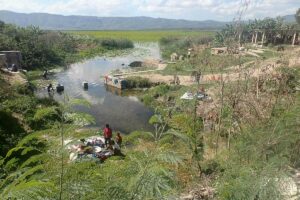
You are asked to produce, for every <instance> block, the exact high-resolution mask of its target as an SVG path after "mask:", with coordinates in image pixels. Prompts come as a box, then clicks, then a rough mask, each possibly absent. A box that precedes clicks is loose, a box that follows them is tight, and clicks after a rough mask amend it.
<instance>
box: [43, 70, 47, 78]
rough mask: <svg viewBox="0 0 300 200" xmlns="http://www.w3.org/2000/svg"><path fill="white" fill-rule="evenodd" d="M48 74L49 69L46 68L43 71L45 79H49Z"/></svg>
mask: <svg viewBox="0 0 300 200" xmlns="http://www.w3.org/2000/svg"><path fill="white" fill-rule="evenodd" d="M47 75H48V71H47V70H45V71H44V73H43V77H44V79H47Z"/></svg>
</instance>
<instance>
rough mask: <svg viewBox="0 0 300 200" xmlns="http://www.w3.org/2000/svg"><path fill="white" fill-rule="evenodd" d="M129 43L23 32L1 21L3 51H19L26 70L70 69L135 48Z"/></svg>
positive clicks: (0, 41) (0, 39) (0, 43)
mask: <svg viewBox="0 0 300 200" xmlns="http://www.w3.org/2000/svg"><path fill="white" fill-rule="evenodd" d="M132 47H133V43H132V42H131V41H129V40H121V39H119V40H113V39H110V40H99V39H90V38H87V37H74V36H72V35H70V34H68V33H63V32H57V31H44V30H40V29H39V28H37V27H28V28H20V27H17V26H14V25H11V24H5V23H3V22H1V21H0V50H5V51H7V50H18V51H21V53H22V58H23V63H22V65H23V67H24V68H26V69H30V70H31V69H44V68H52V67H56V66H66V65H68V64H70V63H72V62H75V61H79V60H82V59H85V58H87V57H91V56H95V55H98V54H101V53H102V54H103V53H105V52H107V51H109V50H115V49H125V48H132Z"/></svg>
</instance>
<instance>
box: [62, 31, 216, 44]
mask: <svg viewBox="0 0 300 200" xmlns="http://www.w3.org/2000/svg"><path fill="white" fill-rule="evenodd" d="M67 33H72V34H74V35H88V36H91V37H94V38H98V39H106V38H108V37H109V38H112V39H120V38H125V39H129V40H131V41H135V42H157V41H159V40H160V39H161V38H163V37H207V36H213V35H214V34H215V32H214V31H203V30H144V31H68V32H67Z"/></svg>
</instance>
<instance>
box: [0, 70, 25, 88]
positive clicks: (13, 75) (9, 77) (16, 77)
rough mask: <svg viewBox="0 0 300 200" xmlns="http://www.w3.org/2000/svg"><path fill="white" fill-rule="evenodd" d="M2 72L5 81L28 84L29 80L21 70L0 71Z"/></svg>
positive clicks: (12, 83)
mask: <svg viewBox="0 0 300 200" xmlns="http://www.w3.org/2000/svg"><path fill="white" fill-rule="evenodd" d="M0 72H1V73H2V77H3V78H4V80H5V81H7V82H8V83H9V84H11V85H15V84H20V85H23V84H26V83H27V82H28V81H27V80H26V78H25V77H24V74H22V73H20V72H7V71H5V70H2V69H1V71H0Z"/></svg>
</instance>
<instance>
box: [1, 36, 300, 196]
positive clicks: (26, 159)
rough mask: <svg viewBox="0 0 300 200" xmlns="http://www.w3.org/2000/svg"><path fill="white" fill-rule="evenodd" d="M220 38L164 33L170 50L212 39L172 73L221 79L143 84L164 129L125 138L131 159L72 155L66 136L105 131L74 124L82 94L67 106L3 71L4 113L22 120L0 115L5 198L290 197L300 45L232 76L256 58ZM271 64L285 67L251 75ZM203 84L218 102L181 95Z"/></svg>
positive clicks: (157, 126) (297, 137)
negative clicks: (218, 45) (214, 44)
mask: <svg viewBox="0 0 300 200" xmlns="http://www.w3.org/2000/svg"><path fill="white" fill-rule="evenodd" d="M217 38H218V36H217ZM210 41H212V39H211V38H209V39H205V40H203V38H201V37H200V39H199V40H198V39H190V38H187V39H186V38H180V39H173V38H164V39H162V40H161V45H162V50H163V51H164V52H167V53H170V52H172V51H173V50H175V51H180V52H178V53H181V51H182V53H184V51H186V49H187V48H191V47H193V48H194V47H197V46H205V48H204V49H200V50H199V51H198V53H197V55H195V56H193V57H192V58H191V59H189V60H186V61H183V62H178V63H177V64H176V65H174V69H173V68H170V67H169V68H166V70H169V72H170V74H172V73H175V74H177V73H180V72H181V73H188V72H189V71H190V70H192V71H196V72H199V71H200V72H203V73H207V72H210V73H216V72H217V73H218V74H219V75H220V76H221V78H220V79H217V80H214V82H201V81H199V82H198V83H196V82H195V83H194V84H193V85H191V86H182V85H175V84H174V85H167V84H161V85H157V86H154V87H151V88H148V89H146V90H144V91H142V92H141V93H140V94H139V96H140V98H141V100H142V101H143V102H144V103H145V104H146V105H148V106H150V107H152V108H154V110H155V114H154V115H153V116H152V117H151V118H150V120H149V123H150V124H151V125H153V127H154V130H153V131H152V132H139V131H138V132H133V133H130V134H129V135H126V136H124V141H123V144H124V145H123V146H122V151H123V152H124V153H125V154H126V156H125V157H121V156H113V157H111V158H109V159H108V160H106V161H105V162H104V163H102V162H100V161H99V159H96V158H88V157H87V158H82V159H78V160H76V161H74V162H71V161H70V160H69V151H68V149H67V145H66V144H65V143H64V142H65V141H66V140H65V139H70V140H71V142H70V144H72V142H76V141H77V140H79V139H81V138H84V137H88V136H94V135H95V134H97V133H95V131H93V130H86V129H83V130H82V129H79V128H80V126H79V125H78V124H76V123H74V122H75V121H76V120H79V121H81V117H83V115H84V114H81V115H80V116H76V114H75V113H73V112H72V109H71V105H72V104H73V103H76V102H77V100H73V101H72V100H69V101H66V102H65V103H62V104H57V103H56V102H53V101H51V100H49V99H37V98H35V97H34V96H33V95H32V91H31V90H30V84H29V85H27V86H17V85H9V84H8V82H7V81H6V80H4V78H5V76H6V75H3V78H1V79H0V81H1V82H0V83H1V85H2V86H1V87H0V89H1V90H0V92H1V95H0V119H3V118H5V119H10V120H9V121H10V122H11V126H14V127H13V128H12V127H11V126H7V125H6V123H3V121H2V120H1V121H0V133H1V136H4V137H3V138H0V139H1V142H2V143H3V145H2V144H1V146H0V147H1V149H0V150H1V156H2V158H1V157H0V196H1V197H2V198H3V199H5V200H6V199H7V200H8V199H22V198H23V199H101V200H102V199H103V200H105V199H116V200H117V199H124V200H129V199H130V200H133V199H134V200H136V199H137V200H143V199H149V200H152V199H153V200H156V199H178V198H179V197H180V196H181V197H182V196H184V194H191V195H192V196H193V197H192V198H195V199H220V200H253V199H255V200H282V199H285V198H287V196H288V194H287V193H289V192H290V190H291V188H290V187H289V186H290V185H293V184H294V185H295V184H297V181H299V180H294V177H293V173H294V172H295V171H297V170H298V169H299V168H300V158H299V153H300V148H299V147H300V146H299V144H300V134H299V127H300V118H299V117H300V116H299V112H300V94H299V88H300V85H299V83H300V82H299V80H300V70H299V63H296V64H293V62H291V61H292V60H293V59H295V58H296V59H298V57H299V48H295V49H294V48H287V51H285V52H280V53H278V54H275V55H274V57H272V59H270V60H268V59H267V58H266V61H268V62H266V63H262V62H263V61H265V60H263V59H261V60H259V59H257V60H255V62H252V64H250V65H249V66H247V68H246V70H245V69H244V68H242V67H241V68H237V69H235V71H234V73H236V74H237V76H236V78H235V79H232V80H227V81H225V80H224V79H223V78H224V77H225V76H226V75H230V73H232V71H230V70H228V69H227V67H229V66H230V65H235V64H237V65H238V66H241V64H242V63H244V62H246V61H247V59H248V58H247V57H246V56H245V57H241V56H236V55H235V54H231V53H230V52H229V53H228V54H227V55H211V54H210V52H209V51H208V50H207V48H209V45H208V44H207V43H208V42H210ZM229 41H230V42H231V44H229ZM220 42H222V46H223V45H225V46H226V45H238V43H239V41H238V40H237V39H236V38H234V39H233V38H232V37H231V36H228V37H226V38H225V39H224V40H223V41H220ZM105 43H106V42H105ZM112 46H115V45H114V44H113V45H112ZM177 48H180V49H181V50H178V49H177ZM270 63H271V64H270ZM263 64H268V67H269V66H273V65H274V66H275V65H276V68H275V67H274V68H273V70H272V71H268V70H267V69H264V72H265V73H262V74H258V75H256V76H254V75H252V74H249V73H246V72H247V69H255V68H263V67H264V65H263ZM186 66H188V67H186ZM165 73H167V72H165ZM1 75H2V74H1ZM128 80H129V83H130V84H131V85H134V86H141V87H145V86H148V84H149V82H148V80H147V79H143V78H137V77H133V78H129V79H128ZM202 89H204V90H205V91H209V92H210V93H209V95H211V96H212V97H213V100H212V101H198V100H197V99H196V98H194V99H191V100H183V99H181V98H180V97H181V96H182V95H183V94H184V93H185V92H186V91H191V92H194V93H196V92H198V91H199V90H202ZM77 103H80V102H77ZM81 103H84V102H81ZM86 105H87V106H88V103H87V104H86ZM70 116H73V120H72V119H71V118H70ZM84 117H85V118H88V116H84ZM74 118H75V119H76V120H74ZM87 121H88V122H92V121H93V120H92V119H91V118H90V119H88V120H87ZM83 125H84V124H83ZM25 129H26V130H25ZM2 133H3V134H2ZM24 136H25V137H24ZM2 139H3V140H2ZM298 171H299V170H298ZM296 195H297V194H296Z"/></svg>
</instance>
